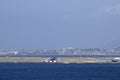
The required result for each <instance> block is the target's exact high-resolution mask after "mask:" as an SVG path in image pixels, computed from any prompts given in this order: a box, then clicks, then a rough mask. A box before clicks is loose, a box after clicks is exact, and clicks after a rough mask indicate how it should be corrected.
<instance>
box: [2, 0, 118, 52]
mask: <svg viewBox="0 0 120 80" xmlns="http://www.w3.org/2000/svg"><path fill="white" fill-rule="evenodd" d="M119 21H120V0H59V1H58V0H0V49H12V50H13V49H56V48H62V47H68V46H72V47H75V48H76V47H78V48H99V47H101V46H102V47H103V46H104V45H106V44H108V43H109V42H112V41H115V40H118V42H119V40H120V37H119V34H120V31H119V30H120V27H119V25H120V22H119Z"/></svg>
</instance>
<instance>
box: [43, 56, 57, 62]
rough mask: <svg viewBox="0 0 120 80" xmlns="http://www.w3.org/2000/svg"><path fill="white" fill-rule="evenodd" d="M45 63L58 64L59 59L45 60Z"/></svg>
mask: <svg viewBox="0 0 120 80" xmlns="http://www.w3.org/2000/svg"><path fill="white" fill-rule="evenodd" d="M43 62H46V63H57V62H58V59H57V58H56V57H53V58H51V59H48V60H45V61H43Z"/></svg>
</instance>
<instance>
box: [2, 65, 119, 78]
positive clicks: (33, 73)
mask: <svg viewBox="0 0 120 80" xmlns="http://www.w3.org/2000/svg"><path fill="white" fill-rule="evenodd" d="M0 80H120V64H44V63H0Z"/></svg>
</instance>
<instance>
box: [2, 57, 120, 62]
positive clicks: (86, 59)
mask: <svg viewBox="0 0 120 80" xmlns="http://www.w3.org/2000/svg"><path fill="white" fill-rule="evenodd" d="M50 58H51V57H0V63H44V61H45V60H48V59H50ZM57 59H58V62H57V63H65V64H67V63H118V64H119V63H120V59H119V57H112V58H111V57H100V58H95V57H60V58H57Z"/></svg>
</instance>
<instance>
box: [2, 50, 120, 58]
mask: <svg viewBox="0 0 120 80" xmlns="http://www.w3.org/2000/svg"><path fill="white" fill-rule="evenodd" d="M7 55H120V48H115V49H100V48H89V49H81V48H59V49H54V50H18V51H17V50H0V56H7Z"/></svg>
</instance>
